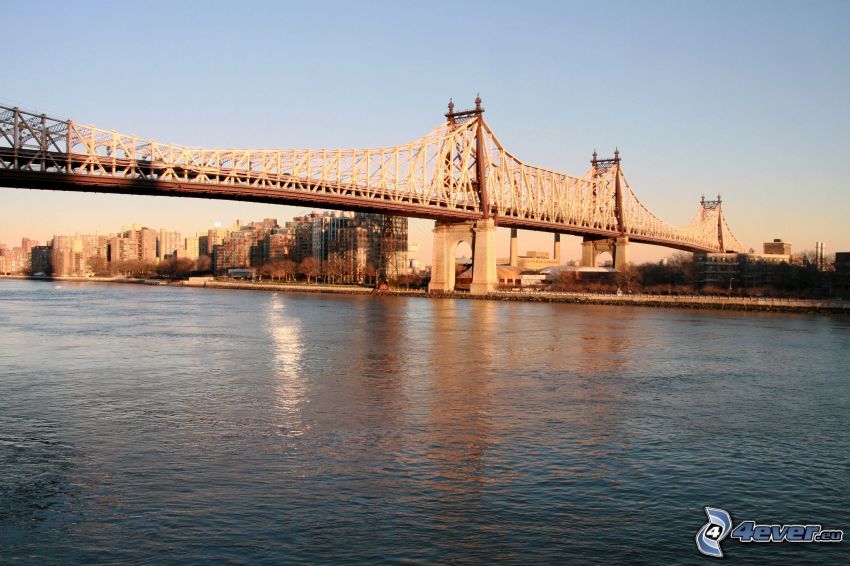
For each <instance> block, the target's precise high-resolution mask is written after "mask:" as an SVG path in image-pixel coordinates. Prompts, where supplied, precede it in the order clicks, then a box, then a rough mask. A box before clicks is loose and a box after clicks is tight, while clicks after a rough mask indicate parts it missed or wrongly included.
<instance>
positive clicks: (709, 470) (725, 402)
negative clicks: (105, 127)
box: [0, 281, 850, 564]
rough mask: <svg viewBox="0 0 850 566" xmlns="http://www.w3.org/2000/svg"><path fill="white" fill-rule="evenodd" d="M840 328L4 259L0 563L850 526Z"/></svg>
mask: <svg viewBox="0 0 850 566" xmlns="http://www.w3.org/2000/svg"><path fill="white" fill-rule="evenodd" d="M848 345H850V320H848V319H847V318H841V317H814V316H802V315H769V314H741V313H720V312H697V311H685V310H683V311H675V310H662V309H641V308H625V307H622V308H617V307H604V306H577V305H552V304H532V303H498V302H484V301H451V300H424V299H416V298H376V297H353V296H327V295H323V296H320V295H299V294H285V293H265V292H250V291H232V290H226V291H214V290H192V289H179V288H166V287H144V286H134V285H126V286H124V285H97V284H83V285H80V284H69V283H63V284H62V285H61V287H60V286H59V285H57V284H56V283H50V282H30V281H2V282H0V551H2V552H0V562H4V563H27V564H30V563H31V564H45V563H51V564H75V563H90V564H91V563H111V564H114V563H134V564H142V563H151V562H156V563H163V564H185V563H210V562H217V563H221V562H230V563H245V564H264V563H265V564H280V563H292V562H309V563H323V562H324V563H344V562H357V563H376V562H412V563H424V564H435V563H469V564H482V563H492V562H495V561H500V562H508V563H517V564H532V563H600V562H612V563H626V562H631V563H648V564H662V563H703V564H705V563H708V562H710V561H711V559H709V558H706V557H702V556H700V555H698V554H697V552H696V550H695V546H694V541H693V537H694V534H695V533H696V531H697V530H698V529H699V528H700V527H701V526H702V524H703V523H704V522H705V516H704V514H703V510H702V508H703V506H705V505H710V506H718V507H723V508H725V509H727V510H728V511H730V512H731V513H732V514H733V517H734V518H735V520H736V521H737V520H743V519H753V520H758V521H762V522H768V523H769V522H775V523H783V522H784V523H790V522H797V521H803V522H809V523H823V524H824V526H825V527H831V528H843V529H844V530H845V531H848V530H850V511H848V509H850V441H848V425H850V383H848V381H850V378H848V374H850V371H848V369H850V350H848ZM723 548H724V550H725V551H726V552H727V555H728V556H731V557H732V558H734V559H735V560H736V562H740V563H746V564H765V563H782V562H787V563H796V564H799V563H812V562H817V563H820V564H829V563H845V564H846V563H848V562H850V543H848V542H844V543H841V544H838V545H833V546H828V545H823V544H821V545H813V544H809V545H790V544H781V545H777V544H768V545H764V544H762V545H755V544H750V545H745V544H740V543H737V542H733V541H726V542H725V543H724V544H723Z"/></svg>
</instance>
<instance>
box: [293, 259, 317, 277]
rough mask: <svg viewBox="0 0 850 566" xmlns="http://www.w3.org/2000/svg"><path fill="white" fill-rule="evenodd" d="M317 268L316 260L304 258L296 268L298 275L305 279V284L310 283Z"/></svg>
mask: <svg viewBox="0 0 850 566" xmlns="http://www.w3.org/2000/svg"><path fill="white" fill-rule="evenodd" d="M318 267H319V265H318V262H317V261H316V258H314V257H305V258H304V259H303V260H301V264H300V265H299V266H298V273H300V274H301V275H304V276H305V277H306V278H307V283H310V279H311V278H312V277H313V275H315V274H316V271H317V270H318Z"/></svg>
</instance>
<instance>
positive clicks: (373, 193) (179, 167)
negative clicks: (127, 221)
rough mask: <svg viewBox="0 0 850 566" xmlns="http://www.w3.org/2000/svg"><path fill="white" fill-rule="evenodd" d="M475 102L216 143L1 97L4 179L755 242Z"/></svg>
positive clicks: (712, 244)
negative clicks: (104, 124)
mask: <svg viewBox="0 0 850 566" xmlns="http://www.w3.org/2000/svg"><path fill="white" fill-rule="evenodd" d="M483 114H484V110H483V108H481V101H480V99H476V105H475V109H473V110H466V111H459V112H455V111H454V105H453V104H452V103H449V112H448V113H447V114H446V115H445V116H446V120H445V121H444V122H443V123H441V124H440V125H439V126H437V127H436V128H434V129H433V130H431V131H430V132H429V133H427V134H425V135H424V136H422V137H421V138H419V139H417V140H414V141H412V142H409V143H406V144H403V145H397V146H391V147H381V148H372V149H348V150H345V149H206V148H201V147H188V146H182V145H174V144H164V143H159V142H156V141H153V140H148V139H141V138H138V137H136V136H132V135H127V134H123V133H120V132H115V131H112V130H104V129H101V128H97V127H94V126H88V125H84V124H79V123H77V122H74V121H72V120H59V119H56V118H51V117H48V116H45V115H44V114H35V113H31V112H25V111H22V110H20V109H18V108H8V107H4V106H0V186H7V187H16V188H30V189H48V190H63V191H83V192H101V193H124V194H141V195H168V196H182V197H201V198H214V199H229V200H243V201H254V202H266V203H275V204H289V205H300V206H319V207H325V208H337V209H348V210H363V211H377V212H383V213H389V214H398V215H403V216H411V217H419V218H430V219H435V220H441V221H447V222H453V221H469V220H481V219H492V220H493V221H494V223H495V225H497V226H504V227H509V228H523V229H532V230H539V231H546V232H555V233H559V234H572V235H578V236H584V237H585V239H600V238H617V237H621V238H622V237H626V238H627V239H628V240H629V241H631V242H640V243H647V244H657V245H661V246H667V247H671V248H676V249H681V250H685V251H690V252H723V251H744V249H745V248H744V246H743V245H742V244H741V243H740V242H739V241H738V240H737V239H736V238H735V236H734V235H733V234H732V232H731V230H730V229H729V226H728V224H727V222H726V219H725V217H724V215H723V209H722V206H721V202H720V199H719V198H718V200H716V201H705V199H703V201H702V202H701V203H700V206H699V208H698V210H697V213H696V215H695V216H694V217H693V219H692V220H691V221H690V222H689V223H687V224H685V225H684V226H672V225H670V224H667V223H666V222H664V221H663V220H661V219H659V218H658V217H656V216H655V215H654V214H653V213H652V212H650V210H649V209H648V208H647V207H646V206H645V205H644V204H643V203H641V201H640V200H639V199H638V197H637V196H636V195H635V193H634V191H633V190H632V187H631V186H630V184H629V182H628V180H627V179H626V177H625V175H624V174H623V172H622V169H621V167H620V159H619V155H616V154H615V158H614V159H603V160H598V159H596V155H595V152H594V159H593V161H592V162H591V167H590V168H589V170H588V171H587V172H586V173H585V174H584V175H583V176H580V177H576V176H570V175H567V174H564V173H558V172H556V171H552V170H549V169H544V168H542V167H537V166H534V165H530V164H527V163H525V162H523V161H521V160H520V159H518V158H517V157H515V156H514V155H512V154H511V153H509V152H508V151H507V150H506V149H505V148H504V146H503V145H502V144H501V142H499V140H498V138H497V137H496V135H495V134H494V133H493V131H492V130H491V129H490V127H489V126H488V125H487V122H486V121H485V120H484V116H483Z"/></svg>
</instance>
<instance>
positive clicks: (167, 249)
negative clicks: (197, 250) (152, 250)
mask: <svg viewBox="0 0 850 566" xmlns="http://www.w3.org/2000/svg"><path fill="white" fill-rule="evenodd" d="M184 249H185V248H184V242H183V237H182V236H181V234H180V232H169V231H167V230H160V231H159V234H158V237H157V240H156V258H157V260H159V261H163V260H165V259H171V258H175V257H177V256H179V255H180V251H181V250H184Z"/></svg>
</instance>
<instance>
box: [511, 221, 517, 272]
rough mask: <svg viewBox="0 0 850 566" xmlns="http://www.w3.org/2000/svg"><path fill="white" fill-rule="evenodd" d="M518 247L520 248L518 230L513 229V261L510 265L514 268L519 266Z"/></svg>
mask: <svg viewBox="0 0 850 566" xmlns="http://www.w3.org/2000/svg"><path fill="white" fill-rule="evenodd" d="M518 247H519V246H518V245H517V229H516V228H511V261H510V265H512V266H514V267H516V266H517V265H518V260H517V256H518V255H519V254H518V253H517V248H518Z"/></svg>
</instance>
